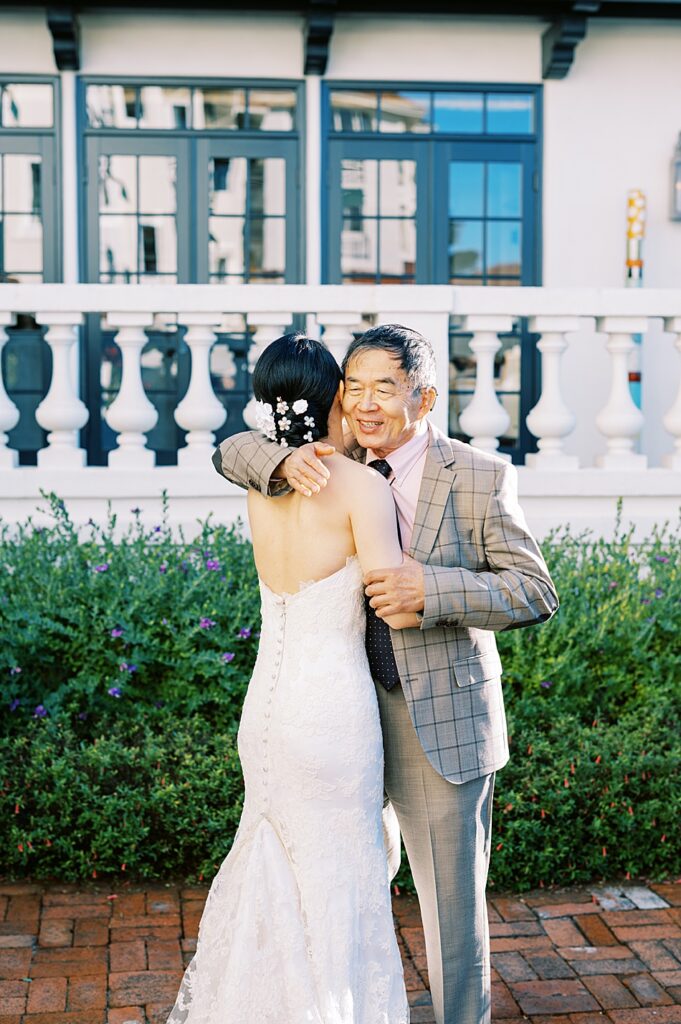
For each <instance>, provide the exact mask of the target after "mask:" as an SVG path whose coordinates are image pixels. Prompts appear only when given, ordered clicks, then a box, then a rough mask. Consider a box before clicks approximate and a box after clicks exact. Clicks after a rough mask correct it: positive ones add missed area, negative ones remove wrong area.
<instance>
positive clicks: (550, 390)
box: [525, 316, 579, 469]
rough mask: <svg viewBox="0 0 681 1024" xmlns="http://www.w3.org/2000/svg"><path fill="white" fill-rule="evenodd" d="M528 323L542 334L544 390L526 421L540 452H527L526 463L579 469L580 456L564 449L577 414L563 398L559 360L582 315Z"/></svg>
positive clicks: (535, 319)
mask: <svg viewBox="0 0 681 1024" xmlns="http://www.w3.org/2000/svg"><path fill="white" fill-rule="evenodd" d="M528 323H529V329H530V332H531V333H532V334H541V339H540V340H539V342H538V343H537V348H538V349H539V351H540V352H541V378H542V389H541V396H540V398H539V401H538V402H537V404H536V405H535V406H534V408H533V409H531V410H530V412H529V413H528V416H527V419H526V421H525V422H526V423H527V428H528V430H529V431H530V433H532V434H534V436H535V437H536V438H537V447H538V448H539V451H538V452H537V453H536V454H535V453H532V454H530V455H528V456H527V457H526V458H525V465H526V466H529V467H531V468H532V469H578V468H579V459H578V458H577V456H576V455H566V454H565V452H564V451H563V438H565V437H567V436H568V434H571V433H572V431H573V430H574V428H575V423H576V417H575V415H574V413H572V412H570V410H569V409H568V407H567V405H566V404H565V402H564V401H563V395H562V392H561V387H560V363H561V359H562V356H563V352H564V351H565V349H566V348H567V345H568V343H567V341H566V339H565V335H566V334H567V333H568V332H569V331H577V330H579V317H576V316H533V317H530V319H529V322H528Z"/></svg>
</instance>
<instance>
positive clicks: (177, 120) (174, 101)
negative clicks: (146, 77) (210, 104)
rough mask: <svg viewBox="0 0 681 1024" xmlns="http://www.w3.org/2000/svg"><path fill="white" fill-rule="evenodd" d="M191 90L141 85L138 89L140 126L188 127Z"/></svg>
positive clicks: (189, 124) (189, 123) (189, 122)
mask: <svg viewBox="0 0 681 1024" xmlns="http://www.w3.org/2000/svg"><path fill="white" fill-rule="evenodd" d="M190 106H191V90H190V89H188V88H185V87H184V86H183V87H181V88H174V87H173V86H161V85H143V86H142V88H141V89H140V121H139V126H140V128H189V127H190V126H191V119H190V113H191V111H190Z"/></svg>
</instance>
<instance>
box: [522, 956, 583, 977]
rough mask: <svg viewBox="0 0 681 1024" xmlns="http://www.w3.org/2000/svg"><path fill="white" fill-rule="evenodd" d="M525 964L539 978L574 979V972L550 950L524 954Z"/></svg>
mask: <svg viewBox="0 0 681 1024" xmlns="http://www.w3.org/2000/svg"><path fill="white" fill-rule="evenodd" d="M525 956H526V957H527V962H528V963H529V965H530V966H531V967H532V968H534V970H535V971H536V972H537V974H538V975H539V977H540V978H546V979H549V978H574V976H575V972H574V971H573V970H572V968H571V967H570V966H569V965H568V964H566V962H565V961H564V960H563V958H562V957H561V956H558V955H557V954H556V953H554V952H552V951H551V950H546V951H545V952H542V953H526V954H525Z"/></svg>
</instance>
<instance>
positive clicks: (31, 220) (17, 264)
mask: <svg viewBox="0 0 681 1024" xmlns="http://www.w3.org/2000/svg"><path fill="white" fill-rule="evenodd" d="M3 227H4V231H3V235H4V239H3V241H4V245H3V248H4V253H3V259H4V267H3V269H4V270H5V271H6V272H8V273H9V272H12V271H14V270H25V271H28V272H33V273H36V272H37V273H40V272H41V271H42V269H43V226H42V224H41V222H40V219H39V218H38V217H32V216H31V214H30V213H18V214H16V213H15V214H9V215H7V214H5V217H4V225H3Z"/></svg>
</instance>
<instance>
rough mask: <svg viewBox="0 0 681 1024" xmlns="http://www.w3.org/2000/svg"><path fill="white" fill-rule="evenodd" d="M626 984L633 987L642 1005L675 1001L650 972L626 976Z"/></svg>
mask: <svg viewBox="0 0 681 1024" xmlns="http://www.w3.org/2000/svg"><path fill="white" fill-rule="evenodd" d="M624 984H625V985H626V986H627V988H630V989H631V991H632V992H633V993H634V995H635V996H636V998H637V999H638V1001H639V1003H640V1004H641V1006H669V1004H670V1003H673V1002H674V1000H673V999H672V997H671V996H668V995H667V993H666V992H665V990H664V989H663V988H662V987H661V986H660V985H658V983H657V982H656V981H655V979H654V978H651V976H650V975H649V974H634V975H632V976H630V977H628V978H625V979H624Z"/></svg>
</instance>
